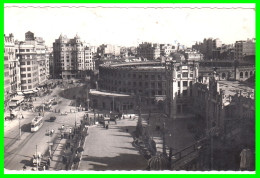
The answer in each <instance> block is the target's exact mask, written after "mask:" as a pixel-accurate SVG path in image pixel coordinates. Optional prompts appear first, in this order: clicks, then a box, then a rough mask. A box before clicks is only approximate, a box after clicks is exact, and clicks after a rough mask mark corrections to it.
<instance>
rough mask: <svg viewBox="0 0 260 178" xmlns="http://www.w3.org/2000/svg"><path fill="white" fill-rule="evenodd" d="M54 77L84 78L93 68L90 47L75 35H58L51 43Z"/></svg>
mask: <svg viewBox="0 0 260 178" xmlns="http://www.w3.org/2000/svg"><path fill="white" fill-rule="evenodd" d="M53 65H54V78H65V79H70V78H85V77H86V75H87V73H88V71H90V70H93V69H94V64H93V60H92V52H91V48H89V47H86V46H85V43H84V42H83V41H82V40H81V39H80V37H79V36H78V35H76V36H75V37H74V38H73V39H69V38H67V36H66V35H60V37H59V39H56V40H55V42H54V43H53Z"/></svg>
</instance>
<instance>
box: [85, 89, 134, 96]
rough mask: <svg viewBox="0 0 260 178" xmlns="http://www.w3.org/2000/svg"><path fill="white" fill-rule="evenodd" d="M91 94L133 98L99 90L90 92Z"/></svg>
mask: <svg viewBox="0 0 260 178" xmlns="http://www.w3.org/2000/svg"><path fill="white" fill-rule="evenodd" d="M89 94H92V95H102V96H109V97H130V96H131V95H127V94H120V93H111V92H106V91H98V90H90V91H89Z"/></svg>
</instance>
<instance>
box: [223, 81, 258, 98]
mask: <svg viewBox="0 0 260 178" xmlns="http://www.w3.org/2000/svg"><path fill="white" fill-rule="evenodd" d="M218 83H219V89H222V90H223V91H225V95H226V96H229V95H231V96H233V95H235V94H236V93H237V92H239V91H241V95H242V96H245V97H247V96H248V93H249V92H251V97H252V98H253V97H254V90H255V89H254V88H253V87H250V86H248V85H246V84H243V83H241V82H239V81H226V80H222V81H218Z"/></svg>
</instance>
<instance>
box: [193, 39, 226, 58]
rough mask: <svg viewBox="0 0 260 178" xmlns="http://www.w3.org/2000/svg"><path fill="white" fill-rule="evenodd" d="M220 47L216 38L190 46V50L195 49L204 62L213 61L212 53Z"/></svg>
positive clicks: (220, 44)
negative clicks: (201, 55)
mask: <svg viewBox="0 0 260 178" xmlns="http://www.w3.org/2000/svg"><path fill="white" fill-rule="evenodd" d="M221 46H222V42H221V41H220V40H219V39H218V38H216V39H212V38H208V39H206V38H205V39H204V40H203V43H197V42H196V44H195V45H193V46H192V49H195V50H197V51H199V52H201V53H202V54H203V57H204V59H205V60H211V59H213V51H214V50H216V49H217V48H220V47H221Z"/></svg>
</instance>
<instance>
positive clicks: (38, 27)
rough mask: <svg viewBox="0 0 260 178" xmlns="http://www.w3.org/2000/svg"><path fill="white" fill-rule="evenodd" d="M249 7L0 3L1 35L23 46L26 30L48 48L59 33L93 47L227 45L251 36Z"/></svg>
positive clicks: (251, 6) (252, 17)
mask: <svg viewBox="0 0 260 178" xmlns="http://www.w3.org/2000/svg"><path fill="white" fill-rule="evenodd" d="M83 5H84V4H83ZM102 6H103V7H102ZM195 6H196V7H195ZM216 6H217V8H214V7H216ZM144 7H146V8H144ZM191 7H192V8H191ZM198 7H201V8H198ZM232 7H236V8H232ZM254 7H255V6H254V4H232V5H230V4H218V5H216V4H204V5H201V6H199V5H198V4H196V5H194V4H192V5H191V4H163V5H161V4H160V6H158V4H149V5H147V4H134V5H133V4H131V6H130V5H127V4H117V5H113V4H112V5H111V4H109V5H108V4H102V5H101V4H92V5H89V4H88V6H86V5H85V7H83V6H82V4H80V5H77V4H73V5H71V4H62V7H61V5H60V4H59V5H58V4H52V5H49V4H44V5H42V4H41V5H39V4H22V5H21V4H5V8H4V33H5V34H6V35H8V34H9V33H13V34H14V37H15V39H17V40H19V41H22V40H24V38H25V37H24V36H25V33H26V32H27V31H31V32H33V33H34V34H35V36H37V37H42V38H43V39H44V40H45V42H46V45H48V46H50V47H51V46H52V43H53V42H54V41H55V39H57V38H59V36H60V34H63V35H67V37H68V38H74V37H75V35H76V34H78V35H79V36H80V37H81V39H82V40H83V41H85V42H86V43H88V44H90V45H93V46H97V45H100V44H114V45H119V46H137V45H138V44H139V43H142V42H153V43H167V44H168V43H169V44H174V43H176V42H177V43H180V44H182V45H185V46H187V47H191V45H192V44H194V43H195V42H196V41H203V39H204V38H209V37H211V38H219V39H220V40H221V41H222V42H223V43H225V44H232V43H235V41H237V40H246V39H247V38H254V37H255V10H254Z"/></svg>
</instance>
